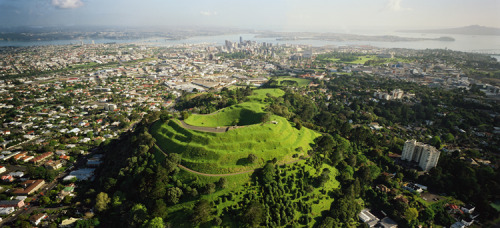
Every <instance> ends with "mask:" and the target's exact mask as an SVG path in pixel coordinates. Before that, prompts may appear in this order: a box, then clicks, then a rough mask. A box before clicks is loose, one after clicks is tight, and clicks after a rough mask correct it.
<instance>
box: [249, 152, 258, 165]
mask: <svg viewBox="0 0 500 228" xmlns="http://www.w3.org/2000/svg"><path fill="white" fill-rule="evenodd" d="M247 160H248V162H250V163H255V162H256V161H257V156H256V155H255V154H249V155H248V157H247Z"/></svg>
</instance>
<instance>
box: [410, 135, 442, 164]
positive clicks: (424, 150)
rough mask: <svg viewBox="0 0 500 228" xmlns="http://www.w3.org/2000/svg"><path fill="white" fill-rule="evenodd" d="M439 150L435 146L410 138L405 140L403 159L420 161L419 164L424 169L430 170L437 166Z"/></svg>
mask: <svg viewBox="0 0 500 228" xmlns="http://www.w3.org/2000/svg"><path fill="white" fill-rule="evenodd" d="M440 154H441V152H439V151H438V150H437V149H436V148H435V147H433V146H430V145H427V144H424V143H421V142H417V141H416V140H408V141H406V142H405V146H404V148H403V154H402V155H401V160H404V161H415V162H418V166H420V168H422V170H424V171H429V170H430V169H431V168H434V167H436V165H437V163H438V160H439V155H440Z"/></svg>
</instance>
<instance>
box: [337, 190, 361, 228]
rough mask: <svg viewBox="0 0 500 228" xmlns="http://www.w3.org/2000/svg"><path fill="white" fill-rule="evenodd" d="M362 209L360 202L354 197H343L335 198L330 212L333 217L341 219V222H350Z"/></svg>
mask: <svg viewBox="0 0 500 228" xmlns="http://www.w3.org/2000/svg"><path fill="white" fill-rule="evenodd" d="M360 210H361V208H360V206H359V204H358V203H357V202H356V200H355V199H354V198H352V197H349V196H347V197H345V196H344V197H342V198H340V199H339V200H335V201H333V203H332V206H331V207H330V213H331V215H332V217H333V218H337V219H339V221H340V222H344V223H345V222H348V221H349V220H350V219H351V218H354V217H355V216H356V215H357V214H358V213H359V211H360Z"/></svg>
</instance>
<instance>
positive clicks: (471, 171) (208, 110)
mask: <svg viewBox="0 0 500 228" xmlns="http://www.w3.org/2000/svg"><path fill="white" fill-rule="evenodd" d="M499 101H500V62H498V61H497V60H496V59H494V58H492V57H490V56H488V55H482V54H473V53H467V52H457V51H451V50H446V49H439V50H438V49H435V50H431V49H428V50H411V49H383V48H377V47H372V46H338V47H329V46H325V47H311V46H308V45H291V44H288V45H287V44H273V43H257V42H255V41H250V40H244V39H242V38H240V40H227V41H226V42H225V44H224V45H222V46H217V45H212V44H182V45H174V46H169V47H159V46H152V45H145V44H141V43H136V44H115V43H108V44H76V45H57V46H34V47H0V123H1V125H0V176H1V180H0V216H1V218H0V219H1V221H0V226H1V227H33V226H36V227H193V226H199V227H261V226H264V227H325V228H326V227H391V228H392V227H454V228H463V227H491V226H494V225H495V224H497V225H498V223H499V222H500V195H499V193H500V171H499V170H498V168H499V164H500V163H499V161H500V150H499V148H500V145H499V144H500V105H499V104H500V103H499Z"/></svg>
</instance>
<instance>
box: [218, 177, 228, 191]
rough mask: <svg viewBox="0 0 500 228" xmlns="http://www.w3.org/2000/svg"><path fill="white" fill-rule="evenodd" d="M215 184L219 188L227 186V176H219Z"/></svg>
mask: <svg viewBox="0 0 500 228" xmlns="http://www.w3.org/2000/svg"><path fill="white" fill-rule="evenodd" d="M217 186H218V187H219V188H226V186H227V178H225V177H221V178H220V179H219V181H217Z"/></svg>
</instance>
